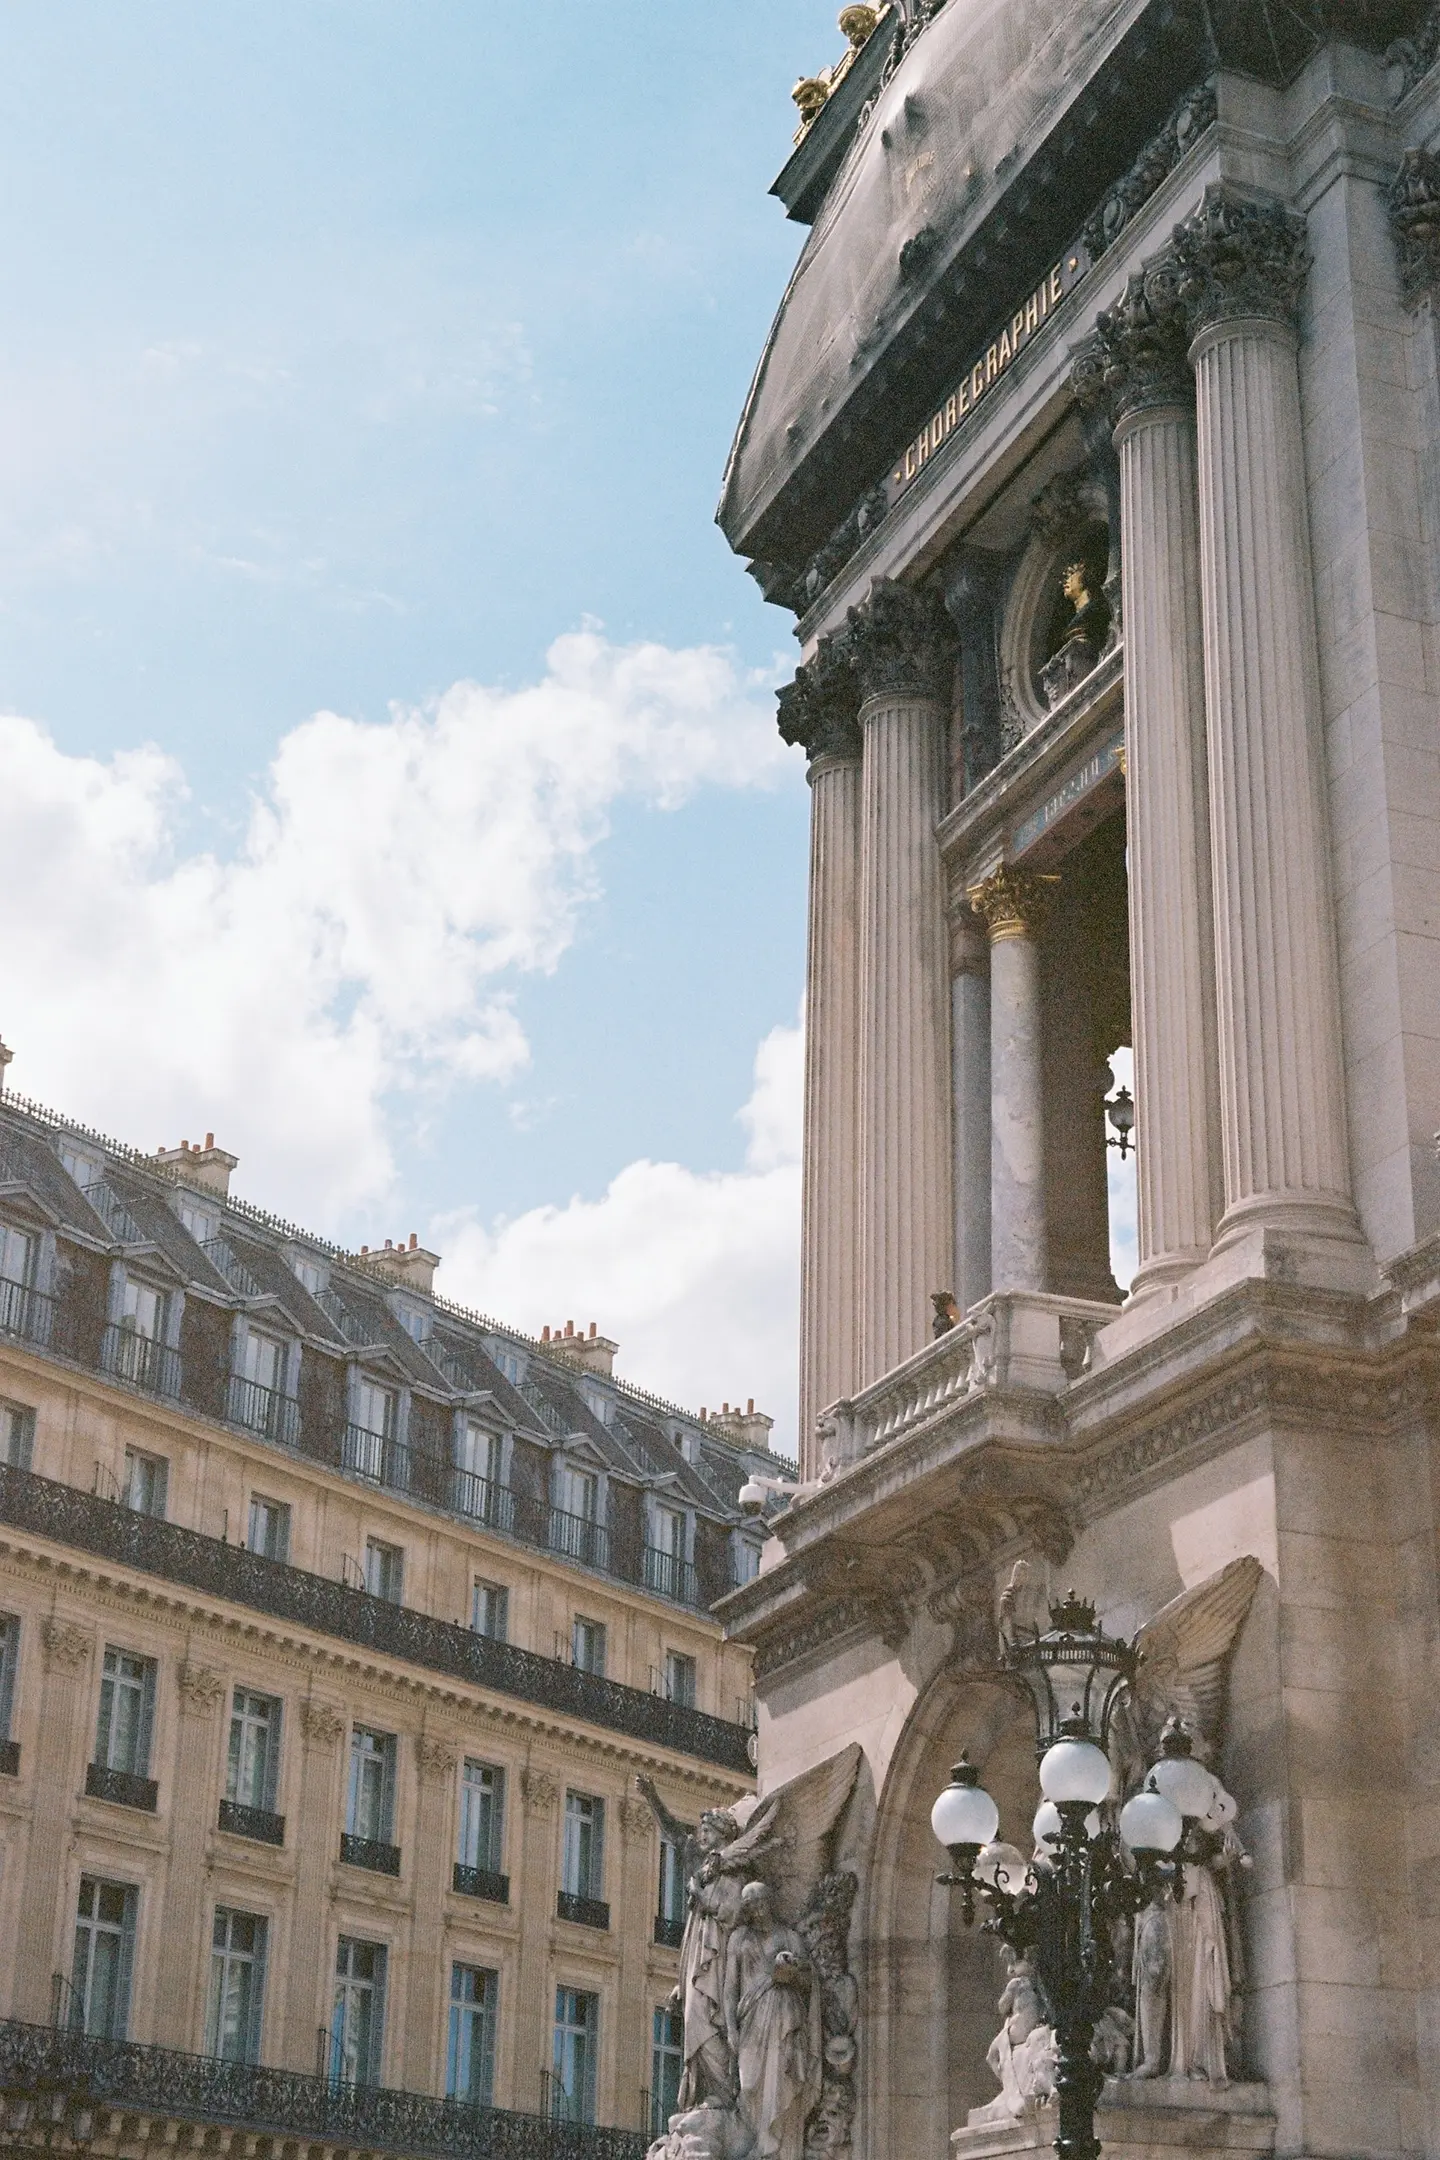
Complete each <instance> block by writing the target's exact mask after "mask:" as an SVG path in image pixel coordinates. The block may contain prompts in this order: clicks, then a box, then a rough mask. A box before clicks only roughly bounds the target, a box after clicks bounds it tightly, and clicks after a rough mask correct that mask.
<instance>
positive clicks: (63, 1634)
mask: <svg viewBox="0 0 1440 2160" xmlns="http://www.w3.org/2000/svg"><path fill="white" fill-rule="evenodd" d="M40 1640H41V1642H42V1643H43V1644H44V1646H45V1663H46V1664H47V1665H48V1666H49V1667H50V1668H51V1669H52V1671H59V1672H79V1670H80V1667H81V1666H82V1665H83V1664H84V1662H85V1660H86V1658H87V1657H89V1655H90V1652H91V1650H92V1649H93V1648H94V1646H95V1638H94V1636H93V1635H92V1634H91V1633H90V1631H89V1629H88V1628H83V1627H77V1626H76V1624H75V1622H74V1621H73V1620H57V1619H56V1618H55V1617H54V1615H53V1614H52V1615H51V1616H50V1618H49V1619H48V1620H42V1621H41V1623H40Z"/></svg>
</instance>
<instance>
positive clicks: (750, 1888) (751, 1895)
mask: <svg viewBox="0 0 1440 2160" xmlns="http://www.w3.org/2000/svg"><path fill="white" fill-rule="evenodd" d="M773 1917H774V1913H773V1908H772V1906H771V1903H770V1885H769V1883H763V1882H747V1883H746V1885H745V1887H744V1889H743V1890H742V1891H741V1892H740V1923H741V1926H742V1927H752V1928H757V1929H763V1928H768V1927H769V1925H770V1922H771V1920H772V1918H773Z"/></svg>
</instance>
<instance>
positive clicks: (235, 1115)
mask: <svg viewBox="0 0 1440 2160" xmlns="http://www.w3.org/2000/svg"><path fill="white" fill-rule="evenodd" d="M757 687H758V686H757V685H755V684H753V683H747V682H745V681H743V680H742V679H741V678H740V677H739V676H738V675H737V672H736V670H735V668H734V666H733V664H732V662H731V661H730V659H729V658H728V657H727V656H726V655H725V654H724V653H722V652H719V651H717V650H714V649H712V648H708V647H698V648H694V649H691V650H686V651H673V650H670V649H668V648H665V647H662V646H658V645H644V644H641V645H631V646H624V647H620V646H615V645H612V644H610V643H608V642H607V641H606V639H605V638H604V637H603V636H602V635H601V634H600V632H599V631H598V629H596V628H594V627H587V628H585V629H584V630H582V631H579V632H576V633H574V634H572V635H569V636H566V637H562V638H560V639H558V640H557V641H556V643H555V644H554V645H553V646H552V648H551V650H550V653H549V655H548V661H547V668H546V673H545V675H544V677H543V678H542V680H541V681H539V682H538V683H535V684H533V685H530V686H527V687H525V688H521V689H518V690H513V691H512V690H497V689H487V688H485V687H483V686H482V685H479V684H476V683H457V684H456V685H455V686H454V687H453V688H452V689H451V690H450V691H448V692H447V693H446V694H445V696H444V697H442V698H440V699H439V700H438V701H437V702H436V703H435V704H434V705H433V706H430V707H427V708H425V709H397V710H395V711H394V712H393V713H392V716H391V718H390V719H389V720H388V721H387V722H385V723H384V724H383V725H365V724H362V723H360V722H357V721H354V720H349V719H344V718H341V717H340V716H338V715H336V714H334V713H320V714H317V715H316V716H315V717H314V718H313V719H311V720H308V721H306V722H305V723H304V724H303V725H302V726H300V727H298V728H296V729H295V730H294V731H293V732H292V733H291V734H289V735H287V736H286V737H285V738H284V740H283V741H282V742H281V744H280V746H279V748H278V750H277V753H276V756H275V758H274V761H273V763H272V765H271V767H270V770H269V772H268V774H267V775H266V778H265V781H264V785H263V787H262V788H261V790H260V792H259V793H258V795H257V797H256V799H255V801H254V802H253V804H252V807H251V813H250V817H249V821H248V827H247V829H246V831H245V835H244V839H243V842H242V843H241V845H240V847H239V848H238V850H237V852H236V853H235V855H234V857H233V858H232V859H230V860H221V859H219V858H218V857H216V856H215V855H213V854H208V853H196V854H185V853H183V852H181V851H180V849H179V846H178V843H177V838H176V835H177V833H178V830H179V816H180V812H181V810H182V806H183V804H184V801H185V795H186V787H185V779H184V775H183V773H182V771H181V770H180V768H179V767H178V766H177V765H176V764H175V762H174V761H173V760H171V759H169V758H167V757H165V756H164V755H162V754H161V753H160V752H159V751H158V750H155V749H153V748H144V749H138V750H132V751H127V752H122V753H120V754H118V755H116V756H115V757H113V758H112V759H110V760H109V761H108V762H101V761H99V760H96V759H93V758H83V757H71V756H68V755H66V754H65V753H64V752H63V751H61V750H60V749H59V748H58V747H57V746H56V744H55V743H54V742H53V740H52V739H51V738H50V737H49V736H48V735H47V734H46V733H45V732H44V730H43V729H42V728H40V727H39V726H37V725H36V724H35V723H34V722H33V721H31V720H28V719H23V718H17V717H10V718H3V717H0V772H3V775H4V786H3V788H0V862H3V864H4V866H5V875H4V877H3V879H0V954H3V962H0V1029H3V1032H4V1034H5V1036H6V1038H7V1039H8V1040H9V1042H10V1043H11V1045H12V1047H14V1048H15V1049H16V1051H17V1053H18V1057H17V1064H16V1067H15V1069H14V1071H13V1074H12V1079H13V1081H14V1083H15V1085H16V1086H17V1087H22V1088H24V1089H25V1090H26V1091H27V1092H29V1093H32V1094H35V1095H38V1096H41V1097H42V1098H44V1099H46V1100H49V1101H52V1102H55V1103H57V1104H59V1105H60V1106H62V1107H64V1108H65V1109H67V1110H69V1111H71V1112H72V1113H74V1114H77V1115H82V1116H85V1117H87V1118H90V1119H93V1120H94V1121H96V1122H97V1123H102V1124H105V1125H108V1126H109V1127H110V1128H111V1129H113V1130H117V1131H119V1132H122V1133H125V1134H127V1135H128V1134H133V1135H135V1136H136V1137H137V1138H142V1139H144V1140H145V1143H146V1144H148V1145H158V1144H160V1143H161V1142H162V1141H164V1142H167V1143H173V1142H174V1141H175V1140H176V1139H178V1138H180V1137H182V1136H184V1137H192V1136H194V1135H195V1133H196V1132H197V1129H198V1128H199V1127H200V1126H202V1125H203V1126H208V1127H210V1128H212V1129H213V1130H214V1131H215V1132H216V1134H217V1135H218V1136H219V1137H220V1138H221V1139H222V1141H223V1142H224V1144H225V1145H227V1146H230V1147H232V1148H234V1149H235V1151H236V1152H237V1153H240V1154H242V1155H243V1156H244V1158H245V1163H246V1175H247V1185H248V1187H249V1190H251V1191H252V1192H270V1193H275V1194H276V1195H283V1196H284V1204H285V1207H286V1210H287V1212H292V1213H295V1214H298V1215H300V1216H301V1217H302V1218H306V1217H308V1219H310V1220H314V1221H318V1222H334V1221H335V1220H336V1218H337V1217H338V1216H340V1215H342V1214H343V1213H344V1211H345V1210H347V1209H349V1208H352V1207H355V1206H358V1205H359V1204H361V1203H363V1202H366V1201H368V1200H371V1199H374V1198H377V1197H380V1196H382V1195H383V1194H384V1193H385V1192H386V1191H387V1189H388V1188H389V1186H390V1184H391V1180H392V1176H393V1165H392V1160H391V1155H390V1150H389V1145H388V1141H387V1136H386V1119H385V1102H386V1098H387V1096H390V1095H393V1094H394V1093H396V1092H397V1091H404V1090H412V1091H413V1090H417V1089H421V1088H435V1087H444V1086H446V1085H449V1084H452V1083H455V1082H465V1083H473V1082H476V1081H497V1080H504V1079H506V1078H507V1077H509V1076H511V1075H513V1074H514V1073H515V1072H516V1071H517V1070H518V1069H520V1068H521V1067H522V1066H523V1065H524V1063H525V1061H526V1058H527V1056H528V1048H527V1044H526V1040H525V1036H524V1033H523V1030H522V1028H521V1026H520V1022H519V1020H518V1018H517V1016H516V1012H515V1009H514V1004H513V991H514V987H515V985H516V984H517V982H518V981H519V980H520V979H521V978H522V977H523V976H524V975H526V974H533V973H535V972H537V971H541V972H544V971H549V970H551V969H553V968H554V967H555V966H556V964H557V962H558V961H559V959H560V957H561V955H562V954H563V953H564V952H565V950H566V948H567V946H568V945H569V944H570V943H571V941H572V939H573V938H574V936H575V934H576V929H577V925H578V922H579V920H580V917H581V915H582V913H583V911H584V909H585V907H586V905H587V904H588V903H589V902H590V901H591V900H592V899H593V898H594V897H595V895H596V893H597V891H598V890H599V873H598V869H597V865H596V860H595V856H596V850H597V847H598V846H599V844H600V843H601V842H602V841H603V839H604V838H605V835H606V832H607V829H608V820H609V815H610V812H611V810H612V808H613V807H614V806H615V805H616V804H617V803H618V802H619V801H621V800H622V799H623V798H630V799H633V800H637V801H639V802H642V803H645V804H647V805H650V806H651V807H654V808H656V809H660V810H667V809H673V808H675V807H677V806H678V805H680V804H682V803H683V802H685V801H686V800H688V799H689V798H690V797H691V796H693V795H694V793H695V792H696V791H697V790H698V789H700V788H702V787H706V786H718V787H751V786H763V785H767V784H769V783H770V782H772V781H773V780H775V779H777V778H778V777H779V776H780V774H781V773H782V772H783V771H784V770H785V769H786V754H785V752H784V751H783V749H782V747H781V745H780V744H779V742H778V739H777V737H776V735H775V731H774V727H773V725H772V721H771V715H770V713H769V711H768V710H767V706H768V700H766V699H764V698H762V697H759V696H755V695H752V694H751V693H752V692H753V691H754V690H755V689H756V688H757ZM755 1115H756V1117H757V1119H760V1120H762V1122H763V1129H764V1133H765V1135H766V1138H765V1140H764V1145H765V1146H766V1147H768V1148H770V1149H771V1150H772V1153H773V1150H774V1148H775V1147H776V1146H778V1145H779V1142H778V1140H777V1139H776V1138H775V1132H776V1131H778V1126H777V1124H776V1118H777V1113H776V1112H775V1110H774V1109H773V1108H763V1107H760V1108H757V1109H756V1111H755ZM754 1129H755V1131H756V1133H757V1134H759V1133H760V1132H761V1125H760V1124H757V1125H756V1126H755V1128H754Z"/></svg>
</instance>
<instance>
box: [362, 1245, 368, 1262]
mask: <svg viewBox="0 0 1440 2160" xmlns="http://www.w3.org/2000/svg"><path fill="white" fill-rule="evenodd" d="M369 1251H370V1247H369V1246H368V1245H362V1246H361V1247H360V1257H361V1259H362V1260H364V1259H365V1258H366V1257H367V1255H368V1254H369Z"/></svg>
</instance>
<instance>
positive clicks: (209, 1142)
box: [205, 1132, 215, 1148]
mask: <svg viewBox="0 0 1440 2160" xmlns="http://www.w3.org/2000/svg"><path fill="white" fill-rule="evenodd" d="M205 1145H206V1147H207V1148H212V1147H214V1145H215V1135H214V1133H213V1132H207V1133H206V1135H205Z"/></svg>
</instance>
